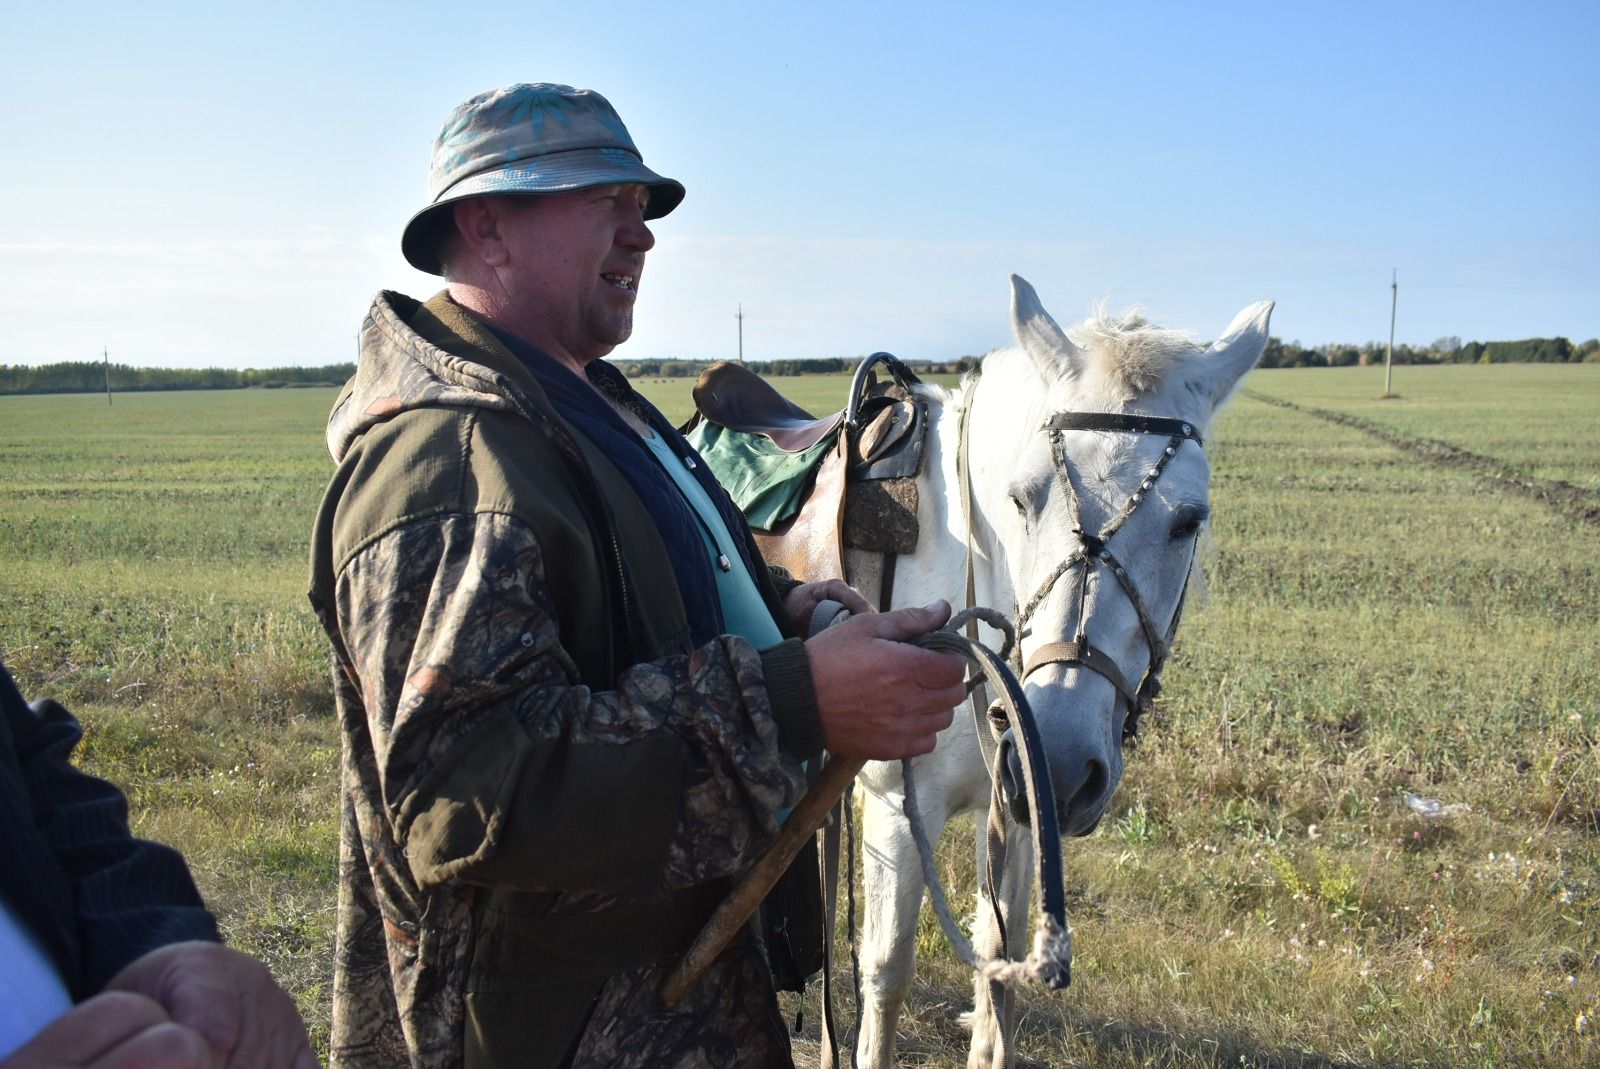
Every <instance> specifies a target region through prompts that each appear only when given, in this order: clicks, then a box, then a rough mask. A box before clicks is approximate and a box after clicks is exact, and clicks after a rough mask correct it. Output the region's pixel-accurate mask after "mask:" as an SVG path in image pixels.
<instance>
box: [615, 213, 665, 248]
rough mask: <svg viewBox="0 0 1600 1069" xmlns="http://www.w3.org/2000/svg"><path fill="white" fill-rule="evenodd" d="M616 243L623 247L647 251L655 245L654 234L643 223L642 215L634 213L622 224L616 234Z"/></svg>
mask: <svg viewBox="0 0 1600 1069" xmlns="http://www.w3.org/2000/svg"><path fill="white" fill-rule="evenodd" d="M618 243H619V244H621V245H622V246H623V247H624V248H629V249H638V250H639V251H640V252H649V251H650V250H651V249H653V248H655V246H656V236H655V234H654V232H652V231H651V229H650V227H649V225H648V224H646V223H645V221H644V216H643V215H636V216H634V217H633V218H632V219H629V220H628V222H627V223H625V224H623V227H622V231H621V233H620V234H619V235H618Z"/></svg>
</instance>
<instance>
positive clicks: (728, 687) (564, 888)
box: [310, 293, 820, 1069]
mask: <svg viewBox="0 0 1600 1069" xmlns="http://www.w3.org/2000/svg"><path fill="white" fill-rule="evenodd" d="M328 445H329V448H330V451H331V452H332V454H333V457H334V459H335V461H336V463H337V471H336V473H335V475H334V477H333V480H332V482H331V484H330V486H329V488H328V491H327V495H326V497H325V498H324V501H323V505H322V508H321V511H320V513H319V515H318V518H317V522H316V527H315V530H314V532H313V546H312V561H311V564H312V577H311V582H312V586H311V593H310V596H311V601H312V605H313V607H314V608H315V610H316V612H317V615H318V617H319V619H320V620H321V622H322V624H323V626H324V627H325V628H326V630H327V632H328V635H329V637H330V639H331V640H332V644H333V649H334V661H335V688H336V698H337V704H338V715H339V718H340V727H341V733H342V736H343V746H342V750H343V758H342V768H341V778H342V803H341V804H342V814H341V848H340V894H339V922H338V940H337V951H336V955H337V961H336V968H335V977H334V1007H333V1009H334V1014H333V1035H332V1053H333V1064H334V1065H335V1066H349V1067H361V1069H366V1067H379V1066H381V1067H385V1069H387V1067H390V1066H398V1065H406V1064H410V1065H414V1066H428V1067H435V1066H437V1067H454V1066H463V1067H466V1069H477V1067H479V1066H500V1065H513V1064H514V1065H517V1066H519V1067H535V1066H554V1065H562V1064H572V1065H577V1066H600V1065H605V1066H646V1065H648V1066H684V1067H701V1066H703V1067H707V1069H709V1067H713V1066H732V1065H741V1066H768V1065H772V1066H787V1065H789V1064H790V1059H789V1050H788V1040H787V1036H786V1033H785V1032H784V1029H783V1024H782V1021H781V1020H780V1019H778V1016H777V1004H776V1001H775V999H774V996H773V990H772V979H771V976H770V974H769V972H768V967H767V964H766V961H765V958H764V956H763V954H762V949H763V948H762V947H761V946H760V945H759V940H758V939H751V940H748V941H744V942H741V943H739V944H738V945H735V946H734V947H733V948H731V949H730V950H729V952H728V953H726V954H725V955H724V956H723V957H722V958H721V959H719V961H718V962H717V963H716V964H715V965H714V966H713V969H712V971H711V972H710V973H709V974H708V975H707V977H706V980H705V982H703V983H702V984H701V985H700V986H699V988H698V989H697V991H696V992H695V994H694V995H693V996H691V997H690V998H689V999H688V1000H687V1001H686V1002H685V1003H684V1004H682V1005H680V1006H679V1007H677V1008H675V1009H673V1010H671V1011H668V1010H666V1009H665V1008H663V1007H662V1005H661V1004H660V1001H659V999H658V998H657V997H656V993H655V990H656V985H657V983H658V981H659V979H660V975H661V974H662V972H663V970H664V967H665V966H667V965H670V963H671V961H672V960H673V959H674V957H675V956H676V954H677V953H678V952H680V951H681V950H682V949H683V948H684V946H685V945H686V944H687V942H688V940H689V939H690V938H691V937H692V935H693V933H694V931H696V930H697V929H698V927H699V925H700V923H701V921H702V920H703V919H704V917H705V916H706V914H707V913H708V912H709V910H710V907H711V906H712V905H713V904H714V903H715V901H716V900H717V899H719V898H720V897H721V895H722V894H723V893H725V891H726V889H727V886H728V883H729V880H730V878H731V877H733V876H735V875H737V874H738V873H740V872H741V871H742V870H743V869H745V868H746V867H748V865H749V864H750V863H751V862H752V861H753V860H754V859H755V858H756V857H757V856H759V855H760V853H761V851H762V850H763V849H764V848H765V847H766V846H767V845H768V844H769V843H770V841H771V839H772V837H773V836H774V835H775V834H776V830H777V829H776V825H775V822H774V816H773V814H774V813H775V812H777V811H779V810H781V809H783V808H785V807H788V806H792V805H793V804H794V802H795V801H796V800H797V799H798V797H799V794H800V792H801V790H802V789H803V787H804V780H803V776H802V773H801V768H800V764H799V762H798V760H797V759H796V756H797V755H800V756H805V755H809V754H810V753H813V752H815V751H816V750H817V749H818V748H819V746H820V726H819V722H818V720H817V714H816V706H815V695H814V693H813V691H812V690H811V679H810V670H809V666H808V662H807V660H806V656H805V651H804V647H803V646H802V645H801V644H800V642H799V641H798V640H797V639H793V638H791V639H788V640H786V641H785V642H784V643H782V644H781V645H779V646H776V647H773V648H771V649H767V650H756V649H754V648H752V647H751V645H750V644H749V643H747V642H745V641H744V640H743V639H740V638H737V637H733V636H723V637H721V638H718V639H716V640H715V641H713V642H711V643H708V644H706V645H703V646H701V647H699V648H691V642H690V640H689V638H688V634H689V630H688V624H687V622H686V620H685V615H684V611H683V606H682V601H681V598H680V597H679V595H678V593H677V587H676V582H675V580H674V578H673V569H672V567H671V564H670V562H669V561H668V560H667V559H666V557H665V550H664V547H663V546H662V545H661V542H660V539H659V537H658V536H656V534H655V529H654V527H653V525H652V523H651V521H650V517H649V515H648V514H646V513H645V512H644V511H643V509H642V506H641V505H640V504H639V501H638V499H637V497H636V496H635V495H634V494H633V492H632V491H631V489H630V487H629V486H628V483H627V481H626V479H625V477H624V476H623V475H622V473H621V472H620V471H618V470H617V469H616V468H615V467H613V466H612V464H611V463H610V461H609V460H608V459H607V458H606V456H605V455H604V454H602V453H601V452H599V451H598V450H596V449H595V448H594V447H593V446H592V445H591V444H590V443H588V441H587V440H586V439H584V438H583V437H582V436H581V435H578V434H577V433H576V432H574V431H572V430H571V428H570V427H569V426H568V425H567V424H566V423H565V422H564V421H563V420H562V419H561V418H560V416H559V415H558V414H557V413H556V412H555V411H554V410H553V409H552V408H551V407H550V405H549V403H548V401H547V400H546V398H545V396H544V394H543V392H542V391H541V390H540V388H539V387H538V385H537V383H536V381H535V380H534V379H533V377H532V376H531V375H530V374H529V373H528V372H527V371H526V369H524V368H523V367H522V366H521V364H520V363H518V362H517V361H516V359H515V358H514V357H513V356H512V355H511V354H510V353H509V352H507V351H506V350H505V348H504V347H503V346H501V345H500V344H499V343H498V342H497V341H496V340H495V339H494V338H493V336H492V335H491V334H490V333H489V332H488V331H486V330H485V329H484V328H483V327H482V326H481V325H480V324H478V323H477V322H476V321H475V320H474V319H473V318H472V317H471V316H469V315H468V314H466V313H465V312H464V311H463V310H462V309H460V308H459V307H458V306H456V305H455V304H454V303H453V302H451V301H450V300H449V299H448V297H447V296H445V295H444V294H440V295H439V296H437V297H435V298H434V299H433V300H431V301H429V302H428V303H427V304H425V305H423V304H419V303H418V302H416V301H414V300H411V299H410V298H407V297H403V296H401V295H399V294H393V293H384V294H380V295H379V296H378V298H377V299H376V301H375V302H374V304H373V306H372V309H371V311H370V312H369V313H368V316H367V318H366V321H365V323H364V324H363V330H362V337H361V357H360V362H359V364H358V366H357V371H356V374H355V377H354V378H353V379H352V380H351V381H350V383H349V384H348V385H347V386H346V387H345V389H344V391H343V392H342V394H341V395H340V397H339V400H338V402H337V403H336V404H335V407H334V411H333V415H332V417H331V419H330V421H329V425H328ZM746 537H748V535H746ZM751 553H752V559H753V560H755V561H757V562H759V560H760V558H759V556H757V555H755V551H754V548H753V546H752V547H751ZM756 570H757V572H758V575H757V580H758V585H760V586H761V587H762V589H763V593H764V595H765V596H766V598H767V600H768V603H769V607H770V608H772V609H773V610H774V615H775V618H776V619H778V620H779V622H780V626H786V623H785V621H784V618H783V614H782V610H781V602H780V601H779V600H778V594H777V591H776V589H775V588H774V587H773V584H772V583H771V581H770V579H769V578H768V577H767V576H766V574H765V572H764V570H763V569H762V568H760V567H758V568H757V569H756Z"/></svg>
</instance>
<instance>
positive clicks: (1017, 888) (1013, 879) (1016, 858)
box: [967, 819, 1033, 1069]
mask: <svg viewBox="0 0 1600 1069" xmlns="http://www.w3.org/2000/svg"><path fill="white" fill-rule="evenodd" d="M977 853H978V881H979V885H980V891H979V896H978V911H977V915H976V916H975V917H974V919H973V925H972V945H973V949H974V950H976V951H977V952H978V954H979V955H980V956H981V957H984V958H991V959H992V958H997V957H999V956H1000V955H1001V954H1002V953H1004V955H1005V956H1006V957H1007V958H1011V959H1016V958H1019V957H1022V956H1023V955H1024V954H1025V953H1026V950H1027V947H1028V922H1029V921H1030V920H1031V919H1032V918H1031V917H1030V915H1029V912H1028V899H1029V896H1030V894H1031V893H1032V890H1033V844H1032V842H1031V841H1030V832H1029V829H1027V828H1023V827H1019V826H1017V825H1016V824H1014V823H1012V822H1011V821H1010V820H1009V819H1008V820H1007V821H1006V858H1005V867H1004V868H1003V869H1002V870H1001V877H1000V916H1001V917H1002V918H1003V919H1004V922H1005V942H1004V945H1003V946H1002V945H1001V939H1000V926H999V925H997V924H996V923H995V919H994V909H993V907H992V906H991V905H990V904H989V900H988V896H987V893H986V891H985V890H984V888H985V886H986V882H985V879H984V873H985V871H987V865H988V836H987V834H986V830H985V828H984V826H983V823H982V822H981V821H980V822H979V826H978V851H977ZM1016 1036H1017V996H1016V992H1015V991H1011V990H1009V989H1007V988H1006V987H1005V985H1003V984H999V983H993V982H991V981H988V980H985V979H983V978H982V977H981V976H980V977H975V978H974V981H973V1006H972V1048H971V1049H970V1050H969V1051H968V1054H967V1069H1010V1067H1011V1066H1013V1065H1015V1064H1016V1058H1017V1052H1016Z"/></svg>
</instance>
